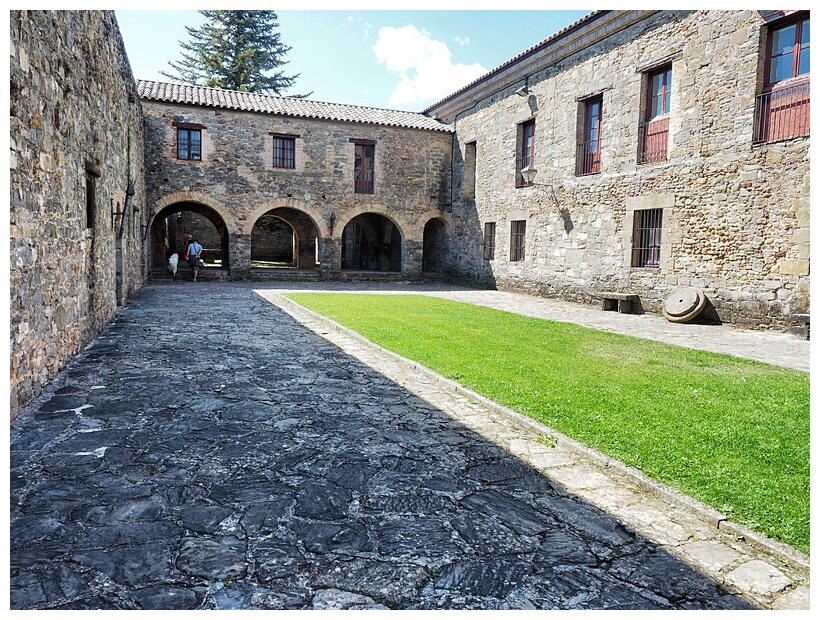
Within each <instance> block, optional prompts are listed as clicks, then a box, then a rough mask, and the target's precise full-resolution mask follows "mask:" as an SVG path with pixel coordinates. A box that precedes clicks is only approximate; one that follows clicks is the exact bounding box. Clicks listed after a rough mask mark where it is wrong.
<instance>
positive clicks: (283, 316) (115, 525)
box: [10, 282, 808, 609]
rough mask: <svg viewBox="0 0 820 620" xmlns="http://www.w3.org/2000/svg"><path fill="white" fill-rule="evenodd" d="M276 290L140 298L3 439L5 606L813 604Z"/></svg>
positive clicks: (721, 540)
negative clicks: (376, 354)
mask: <svg viewBox="0 0 820 620" xmlns="http://www.w3.org/2000/svg"><path fill="white" fill-rule="evenodd" d="M264 288H265V286H264V285H259V284H256V285H254V284H252V283H242V284H239V283H222V284H220V283H197V284H193V283H190V282H178V283H167V284H149V285H148V286H146V287H145V288H144V289H143V290H142V292H141V293H140V294H139V295H138V296H137V297H136V299H135V300H134V301H133V303H132V304H131V305H130V306H129V307H127V308H125V309H123V311H122V312H121V313H120V315H119V316H118V318H117V320H116V321H115V322H114V323H113V324H112V325H111V326H110V327H109V328H108V329H107V330H106V331H105V332H104V333H103V334H102V335H101V336H100V337H99V338H97V339H96V340H95V341H94V342H93V343H92V344H91V345H90V346H89V347H87V348H86V349H85V350H84V351H83V352H82V353H81V354H80V355H79V356H78V357H77V358H76V359H75V360H74V361H72V362H71V363H70V364H69V366H68V367H67V368H66V369H65V371H63V372H62V373H61V374H60V376H59V377H58V378H57V380H56V381H54V382H53V383H52V385H51V386H50V387H49V388H48V390H47V391H46V392H45V393H44V394H43V395H42V396H41V397H40V398H38V399H37V401H35V403H33V404H32V406H31V407H29V408H28V409H27V410H25V411H24V412H23V414H22V415H21V416H20V417H19V418H18V419H17V420H16V421H15V422H14V423H12V427H11V457H10V458H11V532H10V561H11V567H10V570H11V572H10V578H11V579H10V601H11V608H12V609H385V608H390V609H751V608H754V607H775V608H777V607H801V606H806V605H807V604H808V590H807V588H806V587H805V586H804V585H801V583H802V581H801V580H806V581H807V579H808V576H807V570H805V571H803V572H801V571H800V570H799V569H797V568H795V567H791V568H790V570H788V571H787V570H785V569H784V568H783V566H779V567H778V566H775V565H774V562H772V561H771V558H770V557H769V556H767V555H765V553H762V552H760V551H759V550H758V549H755V548H754V547H752V546H749V545H747V544H745V543H744V542H743V541H742V540H737V537H734V538H732V537H731V536H729V537H728V538H727V536H726V535H725V533H721V532H720V531H719V530H718V528H716V527H715V528H712V527H711V525H710V524H709V523H708V519H706V520H703V519H701V518H700V517H696V516H692V515H691V514H690V513H689V512H688V511H686V510H683V511H680V510H679V509H676V510H677V512H674V514H673V513H672V512H670V511H671V510H673V509H668V508H665V507H664V506H662V504H663V501H662V500H658V499H657V498H655V497H653V496H650V495H647V494H646V493H643V492H642V491H640V490H638V489H635V488H633V487H630V486H629V485H628V484H627V483H625V482H624V483H621V482H618V481H617V479H616V478H607V476H606V475H604V474H603V473H600V472H599V471H598V470H596V469H595V464H594V463H591V462H587V461H584V460H583V459H579V457H578V455H577V451H576V452H574V453H571V452H567V451H565V450H563V449H562V448H561V446H560V445H559V446H558V447H549V446H545V445H543V444H539V443H537V442H536V441H535V439H536V438H537V434H534V431H533V430H532V429H530V428H528V427H527V426H526V424H523V425H522V424H518V425H516V424H512V425H510V423H509V420H508V419H507V418H506V417H505V416H504V415H502V414H501V413H499V412H498V411H497V410H494V409H492V408H487V407H485V406H484V405H483V404H482V403H481V402H480V401H477V400H476V399H471V398H469V397H468V396H465V395H464V394H462V393H459V392H458V391H457V390H452V389H449V388H448V387H447V385H446V383H439V382H436V381H433V380H431V379H430V378H429V376H427V375H425V374H424V373H421V374H418V373H416V372H415V371H414V370H413V369H412V368H407V367H406V365H405V366H402V364H401V362H400V361H396V360H393V361H384V362H383V364H384V366H385V367H384V368H380V367H379V366H378V365H374V364H370V365H368V364H366V363H364V362H363V361H361V360H360V359H359V358H358V356H354V355H353V354H351V351H350V350H343V349H342V348H340V346H342V345H341V344H339V343H334V342H331V341H330V340H333V338H330V340H328V339H327V338H324V337H322V335H321V333H316V332H317V331H318V332H321V331H322V328H319V329H316V331H314V330H312V329H309V328H308V327H306V326H305V325H303V324H302V322H306V321H307V319H306V320H303V321H302V322H299V321H297V320H295V319H294V318H293V317H292V316H291V315H290V314H288V313H287V312H285V311H283V310H282V309H280V308H279V307H278V306H276V305H274V304H272V303H271V301H275V300H274V299H273V297H275V291H268V292H267V293H262V294H260V293H257V292H255V289H264ZM351 346H353V347H360V348H361V347H364V346H365V345H362V344H361V343H358V344H356V343H354V344H353V345H351ZM390 365H392V366H394V368H393V369H392V370H389V369H388V368H387V366H390ZM374 366H375V367H374ZM397 372H398V373H399V375H400V376H401V379H399V378H397V377H398V376H399V375H396V373H397ZM416 384H418V386H419V387H418V389H415V388H414V387H413V385H416ZM425 390H427V391H428V392H430V396H429V397H428V396H426V395H424V394H425ZM439 401H440V402H439ZM460 412H461V413H460ZM471 420H473V422H471ZM488 424H496V425H497V428H496V429H495V430H492V429H489V430H488V431H487V432H484V427H485V426H486V425H488ZM613 480H615V482H613ZM593 491H594V492H593ZM599 500H600V501H599ZM607 502H609V507H608V508H606V507H605V506H604V504H606V503H607ZM605 508H606V509H605ZM664 511H666V512H664ZM678 513H680V514H678ZM670 514H672V515H673V516H671V517H670V516H669V515H670ZM629 515H632V518H630V517H629ZM648 516H649V517H651V518H649V517H648ZM653 519H654V520H653ZM730 539H731V540H730ZM727 541H728V542H727Z"/></svg>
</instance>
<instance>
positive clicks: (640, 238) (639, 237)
mask: <svg viewBox="0 0 820 620" xmlns="http://www.w3.org/2000/svg"><path fill="white" fill-rule="evenodd" d="M662 221H663V209H643V210H640V211H635V224H634V233H633V237H632V266H633V267H660V259H661V226H662Z"/></svg>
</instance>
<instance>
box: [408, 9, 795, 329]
mask: <svg viewBox="0 0 820 620" xmlns="http://www.w3.org/2000/svg"><path fill="white" fill-rule="evenodd" d="M808 32H809V14H808V12H795V11H598V12H595V13H592V14H590V15H588V16H587V17H585V18H584V19H582V20H580V21H579V22H576V23H575V24H573V25H571V26H570V27H568V28H566V29H564V30H563V31H561V32H559V33H557V34H555V35H554V36H552V37H550V38H549V39H547V40H545V41H544V42H542V43H540V44H538V45H536V46H535V47H533V48H531V49H529V50H527V51H525V52H523V53H522V54H520V55H519V56H517V57H516V58H514V59H512V60H510V61H509V62H507V63H505V64H503V65H501V66H500V67H498V68H497V69H495V70H494V71H492V72H490V73H488V74H486V75H485V76H483V77H482V78H480V79H479V80H477V81H476V82H474V83H472V84H470V85H468V86H467V87H465V88H463V89H461V90H459V91H458V92H456V93H454V94H452V95H450V96H449V97H447V98H445V99H443V100H442V101H440V102H438V103H436V104H435V105H433V106H431V107H429V108H427V109H426V110H424V112H425V113H426V114H429V115H431V116H434V117H435V118H439V119H442V120H444V121H446V122H448V123H451V124H452V125H453V126H454V129H455V135H456V140H457V144H456V147H455V152H454V159H455V165H454V168H453V177H454V181H453V190H454V197H455V199H454V201H453V213H452V226H453V229H454V230H455V231H457V232H456V233H455V236H456V237H457V238H458V239H459V242H458V243H457V244H453V246H452V247H451V252H450V254H449V256H448V261H447V262H448V268H449V269H450V270H451V272H452V273H453V274H454V275H459V276H462V277H465V278H468V279H470V280H472V281H473V282H477V283H482V284H484V285H488V286H495V287H498V288H500V289H509V290H519V291H525V292H529V293H533V294H536V295H546V296H560V297H562V298H565V299H571V300H576V301H581V302H591V301H594V300H595V297H594V294H595V293H597V292H602V291H620V292H630V293H636V294H638V295H639V296H640V303H641V305H642V306H643V309H644V310H646V311H650V312H659V311H660V310H661V308H662V305H663V301H664V299H665V298H666V297H667V296H668V295H669V294H670V292H671V291H672V290H674V289H676V288H678V287H687V288H692V289H697V290H700V291H702V292H703V293H704V294H705V296H706V298H707V299H708V300H709V302H711V306H710V307H709V308H710V310H711V315H712V318H718V319H720V320H722V321H727V322H735V323H741V324H747V325H754V326H759V325H764V324H774V325H781V326H782V325H783V324H784V322H785V321H786V320H787V319H788V317H789V316H790V315H793V314H796V313H805V312H808V309H809V114H808V112H809V73H808V45H809V37H808ZM533 172H535V175H534V178H532V177H530V178H528V177H529V173H533Z"/></svg>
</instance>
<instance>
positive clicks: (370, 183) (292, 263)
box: [138, 81, 452, 279]
mask: <svg viewBox="0 0 820 620" xmlns="http://www.w3.org/2000/svg"><path fill="white" fill-rule="evenodd" d="M138 88H139V93H140V97H141V99H142V104H143V108H144V110H145V144H146V152H145V160H146V166H147V171H146V195H147V197H148V203H149V207H150V208H151V212H152V214H153V219H152V225H151V232H150V237H151V242H152V248H153V250H152V256H151V260H152V267H153V269H155V270H159V271H160V272H161V271H162V270H163V269H164V265H165V261H166V259H167V257H168V255H169V254H170V253H172V252H178V253H180V252H183V246H184V242H185V238H186V236H187V234H186V235H183V234H182V233H181V231H179V230H178V228H179V227H178V226H177V224H176V223H175V222H176V220H178V219H179V217H180V216H187V217H188V218H189V219H192V218H193V216H199V222H200V225H199V226H198V227H197V228H196V229H197V231H198V232H197V233H196V234H198V236H199V237H205V236H206V235H207V234H210V235H211V238H213V239H215V241H211V242H207V241H206V242H205V243H204V247H205V264H206V267H208V269H207V270H206V271H205V273H204V277H206V278H207V277H219V278H223V279H248V278H274V277H288V278H296V277H299V278H306V277H313V278H319V277H324V278H340V277H353V276H354V275H355V277H358V278H362V277H367V278H373V277H376V274H378V272H382V277H384V276H385V275H386V274H392V276H393V277H402V278H408V277H409V278H414V277H419V276H420V275H421V274H422V272H423V271H427V272H431V273H432V272H437V271H441V270H442V269H443V267H444V264H443V258H444V256H446V242H447V241H446V236H445V235H444V234H442V233H443V231H444V230H446V229H448V228H451V227H452V225H451V223H450V219H449V218H450V214H449V211H448V207H449V203H448V201H449V198H450V193H449V182H450V174H449V173H450V157H451V144H452V131H451V128H450V127H449V125H446V124H443V123H441V122H439V121H436V120H433V119H431V118H429V117H428V116H425V115H422V114H418V113H414V112H400V111H394V110H380V109H372V108H363V107H359V106H349V105H342V104H336V103H324V102H319V101H306V100H302V99H296V98H287V97H273V96H267V95H260V94H252V93H243V92H234V91H225V90H221V89H214V88H205V87H198V86H187V85H180V84H168V83H162V82H145V81H140V82H138ZM431 231H433V232H431ZM209 246H210V247H209ZM282 268H285V271H284V272H283V271H282Z"/></svg>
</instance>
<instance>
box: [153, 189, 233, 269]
mask: <svg viewBox="0 0 820 620" xmlns="http://www.w3.org/2000/svg"><path fill="white" fill-rule="evenodd" d="M153 211H154V213H153V214H152V216H151V222H150V225H149V226H150V231H151V260H152V267H153V268H154V269H164V268H165V265H166V261H167V258H168V256H170V255H171V254H173V253H174V252H176V253H178V254H180V256H181V255H182V253H184V251H185V238H186V236H187V235H186V233H185V232H184V231H181V230H178V229H177V228H178V224H179V220H180V218H179V216H177V214H180V213H182V214H191V217H190V218H189V219H190V220H191V221H192V222H194V223H196V222H197V220H198V222H199V223H200V224H201V225H202V223H203V222H207V223H209V224H210V225H211V226H212V227H213V237H212V240H211V241H210V242H205V243H203V245H204V246H205V247H206V252H205V264H206V267H217V268H220V269H230V259H229V257H230V252H229V250H230V243H231V240H232V238H233V231H234V230H235V225H234V223H233V221H232V218H231V217H230V215H229V212H228V210H227V209H225V207H224V206H223V205H222V204H221V203H219V202H218V201H215V200H213V199H212V198H210V197H208V196H205V195H203V194H200V193H198V192H177V193H175V194H170V195H168V196H165V197H163V198H162V199H160V200H158V201H157V202H156V203H154V208H153ZM173 216H177V217H173ZM204 227H205V228H206V229H207V225H204ZM206 234H208V232H206ZM201 241H204V239H203V240H201Z"/></svg>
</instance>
